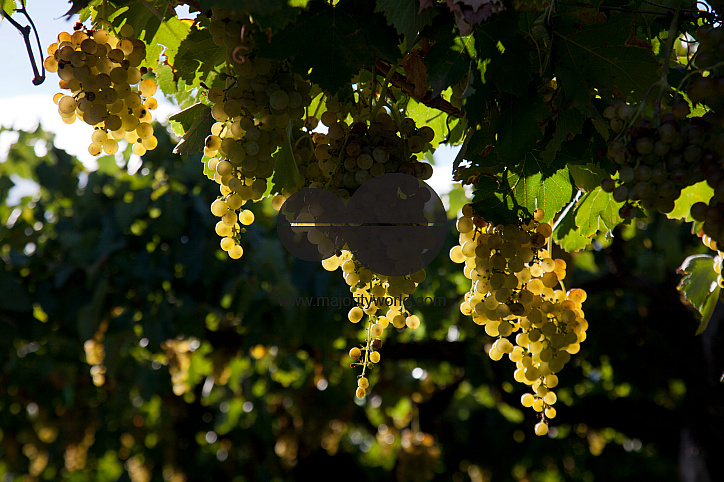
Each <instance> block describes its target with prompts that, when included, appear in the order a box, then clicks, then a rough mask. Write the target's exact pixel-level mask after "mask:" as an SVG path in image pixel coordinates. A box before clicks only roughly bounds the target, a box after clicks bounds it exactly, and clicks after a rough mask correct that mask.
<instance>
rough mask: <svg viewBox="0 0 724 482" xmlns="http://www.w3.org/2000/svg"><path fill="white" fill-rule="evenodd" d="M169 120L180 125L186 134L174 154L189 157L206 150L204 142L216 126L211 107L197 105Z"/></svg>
mask: <svg viewBox="0 0 724 482" xmlns="http://www.w3.org/2000/svg"><path fill="white" fill-rule="evenodd" d="M168 120H169V121H170V122H172V123H175V124H177V125H179V126H180V127H181V128H182V129H183V132H184V135H183V138H182V139H181V141H179V143H178V144H177V145H176V147H175V148H174V149H173V152H174V154H181V155H185V156H188V155H191V154H195V153H197V152H202V151H203V150H204V142H205V140H206V137H207V136H208V135H209V132H211V126H212V125H213V124H214V118H213V117H211V108H210V107H209V106H207V105H205V104H202V103H200V102H199V103H196V104H194V105H192V106H191V107H189V108H187V109H184V110H182V111H181V112H178V113H176V114H174V115H172V116H170V117H169V118H168Z"/></svg>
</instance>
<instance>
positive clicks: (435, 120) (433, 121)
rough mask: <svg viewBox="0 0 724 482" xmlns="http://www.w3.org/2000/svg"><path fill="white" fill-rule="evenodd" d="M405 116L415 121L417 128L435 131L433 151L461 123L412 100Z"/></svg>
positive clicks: (459, 120) (432, 142)
mask: <svg viewBox="0 0 724 482" xmlns="http://www.w3.org/2000/svg"><path fill="white" fill-rule="evenodd" d="M405 115H407V117H410V118H412V119H414V120H415V124H416V125H417V127H422V126H428V127H431V128H432V130H434V131H435V137H434V138H433V140H432V141H431V144H432V150H433V151H434V150H435V149H437V146H438V145H440V143H441V142H445V139H446V138H447V137H448V135H449V134H450V131H451V130H452V129H453V128H455V126H457V125H458V124H459V123H460V122H461V119H458V118H455V117H452V116H448V115H447V114H445V113H444V112H441V111H439V110H438V109H434V108H432V107H428V106H426V105H425V104H423V103H421V102H417V101H416V100H414V99H410V101H409V102H408V104H407V111H406V112H405Z"/></svg>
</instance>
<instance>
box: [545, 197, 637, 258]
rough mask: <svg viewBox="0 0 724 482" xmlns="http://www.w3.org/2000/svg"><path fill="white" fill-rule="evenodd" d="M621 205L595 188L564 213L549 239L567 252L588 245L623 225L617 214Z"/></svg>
mask: <svg viewBox="0 0 724 482" xmlns="http://www.w3.org/2000/svg"><path fill="white" fill-rule="evenodd" d="M621 205H622V203H617V202H616V201H614V200H613V196H612V195H611V194H609V193H606V192H603V191H602V190H601V187H600V186H597V187H596V188H595V189H593V190H592V191H589V192H587V193H585V194H584V195H583V196H581V198H580V199H579V200H578V201H577V202H576V204H575V206H574V207H572V208H571V209H569V210H568V211H567V212H565V215H564V217H563V219H561V221H560V222H559V223H558V226H557V227H556V229H555V231H554V232H553V239H554V240H555V241H556V243H558V245H559V246H560V247H561V248H563V249H565V250H566V251H567V252H569V253H571V252H573V251H578V250H581V249H583V248H585V247H586V246H588V245H589V244H591V240H592V238H593V236H595V235H596V234H597V233H598V232H608V231H610V230H612V229H613V228H615V227H616V226H617V225H619V224H621V223H622V222H623V219H621V217H620V216H619V214H618V210H619V209H620V207H621Z"/></svg>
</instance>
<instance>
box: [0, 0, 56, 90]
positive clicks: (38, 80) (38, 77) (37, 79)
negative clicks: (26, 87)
mask: <svg viewBox="0 0 724 482" xmlns="http://www.w3.org/2000/svg"><path fill="white" fill-rule="evenodd" d="M20 3H21V4H22V8H18V9H15V11H16V12H18V13H21V14H23V15H25V18H27V19H28V23H30V25H26V26H25V27H23V26H22V25H20V24H19V23H18V22H16V21H15V20H13V18H12V16H11V15H10V14H8V13H7V12H6V11H5V10H4V9H3V8H0V13H2V16H3V17H5V18H6V19H8V22H10V24H11V25H12V26H13V27H15V28H16V29H17V31H18V32H20V35H22V36H23V40H25V48H26V49H27V50H28V58H30V65H31V66H32V67H33V75H34V77H33V85H40V84H42V83H43V82H44V81H45V64H44V63H43V62H41V63H40V67H41V68H42V70H43V72H42V74H41V73H40V72H38V65H37V64H36V63H35V55H34V54H33V48H32V46H31V45H30V30H31V27H32V30H33V31H34V32H35V39H36V40H37V42H38V50H39V51H40V59H41V60H42V58H43V46H42V45H41V44H40V37H39V36H38V29H37V28H35V24H34V23H33V19H32V18H30V15H28V12H27V10H25V0H22V1H21V2H20Z"/></svg>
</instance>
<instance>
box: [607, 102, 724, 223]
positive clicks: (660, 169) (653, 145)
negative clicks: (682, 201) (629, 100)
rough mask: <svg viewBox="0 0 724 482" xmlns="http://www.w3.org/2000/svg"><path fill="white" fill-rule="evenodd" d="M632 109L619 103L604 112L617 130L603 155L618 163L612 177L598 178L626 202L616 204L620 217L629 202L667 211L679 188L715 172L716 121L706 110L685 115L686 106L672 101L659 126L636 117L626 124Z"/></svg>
mask: <svg viewBox="0 0 724 482" xmlns="http://www.w3.org/2000/svg"><path fill="white" fill-rule="evenodd" d="M635 112H636V109H635V108H634V107H633V106H630V105H626V104H624V103H622V102H614V103H613V104H611V105H609V106H608V107H607V108H606V110H605V111H604V116H605V117H607V118H609V119H610V123H611V128H612V129H613V130H614V131H615V132H618V133H619V134H618V136H617V137H616V138H615V139H613V140H612V141H610V142H609V144H608V149H607V153H606V155H607V157H608V159H609V160H611V161H613V162H614V163H616V164H618V166H619V167H618V179H615V180H614V179H612V178H607V179H604V180H603V181H602V182H601V188H602V189H603V190H604V191H605V192H612V193H613V198H614V200H615V201H616V202H625V203H626V205H624V206H623V207H622V208H621V215H622V216H623V217H630V213H631V206H632V205H638V206H640V207H642V208H644V209H657V210H659V211H660V212H662V213H669V212H671V211H672V210H673V209H674V202H675V201H676V199H678V198H679V196H680V195H681V190H682V189H684V188H685V187H688V186H691V185H693V184H696V183H698V182H700V181H703V180H704V179H708V178H709V177H712V176H714V174H713V173H714V172H719V171H721V161H720V159H719V157H720V155H719V153H720V152H721V146H722V139H720V138H719V136H717V135H716V133H717V130H716V126H717V125H718V124H719V123H718V122H717V121H716V119H715V118H713V116H712V115H709V114H707V115H705V116H703V117H691V118H688V117H686V116H687V115H688V114H689V107H688V105H687V104H685V103H676V104H674V105H673V108H672V111H671V112H669V113H666V114H664V115H662V116H661V121H660V123H659V125H654V122H653V121H652V120H651V119H647V118H641V119H638V120H635V121H634V123H633V126H632V127H631V128H630V129H627V128H626V123H627V122H630V121H632V120H634V119H633V118H634V116H635ZM717 176H718V175H717ZM712 179H713V178H712ZM723 187H724V186H723Z"/></svg>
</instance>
